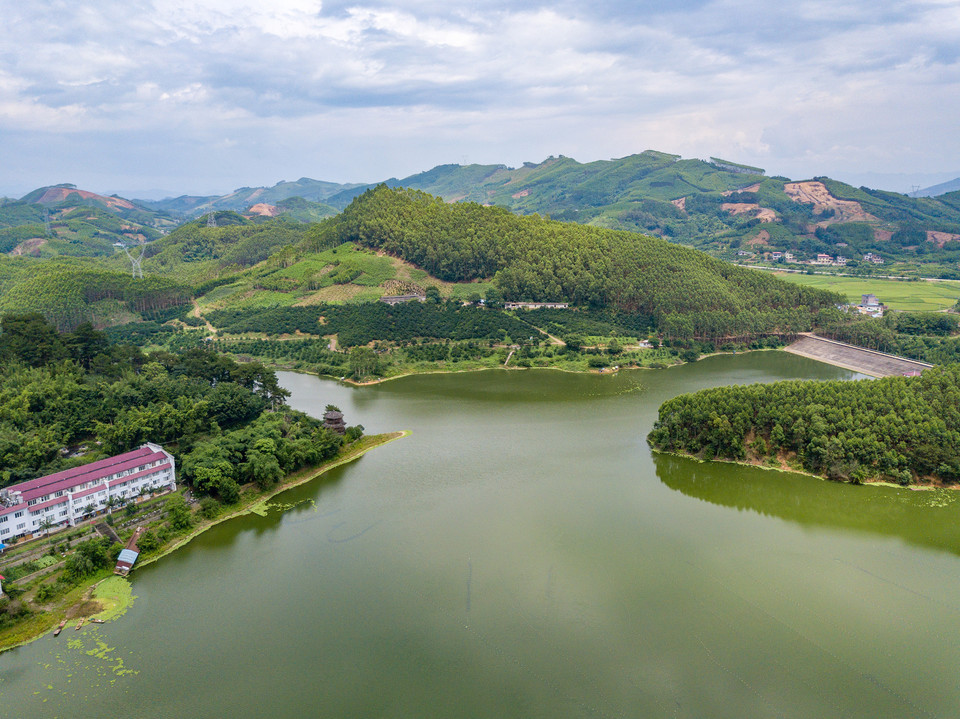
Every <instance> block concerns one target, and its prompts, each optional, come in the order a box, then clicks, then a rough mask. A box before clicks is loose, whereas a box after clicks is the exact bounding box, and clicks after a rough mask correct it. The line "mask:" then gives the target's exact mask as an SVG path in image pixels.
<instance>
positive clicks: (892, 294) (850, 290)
mask: <svg viewBox="0 0 960 719" xmlns="http://www.w3.org/2000/svg"><path fill="white" fill-rule="evenodd" d="M777 277H779V278H780V279H783V280H786V281H787V282H795V283H797V284H800V285H808V286H810V287H819V288H821V289H824V290H832V291H834V292H839V293H841V294H844V295H846V296H847V300H848V301H849V302H859V301H860V295H864V294H868V293H873V294H875V295H876V296H877V299H879V300H880V301H881V302H882V303H883V304H885V305H888V306H890V307H891V308H892V309H895V310H904V311H909V312H918V311H926V312H936V311H939V310H945V309H947V308H949V307H953V305H955V304H956V302H957V299H958V298H960V282H950V281H945V280H939V281H934V282H929V281H921V282H902V281H900V280H877V279H871V278H869V277H862V278H861V277H837V276H829V275H802V274H796V273H792V272H778V273H777Z"/></svg>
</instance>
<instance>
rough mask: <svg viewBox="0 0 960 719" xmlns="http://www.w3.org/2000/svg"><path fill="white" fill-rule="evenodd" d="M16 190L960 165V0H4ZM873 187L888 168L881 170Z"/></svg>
mask: <svg viewBox="0 0 960 719" xmlns="http://www.w3.org/2000/svg"><path fill="white" fill-rule="evenodd" d="M0 12H2V17H3V19H4V20H3V30H4V33H3V34H4V39H3V42H2V44H0V193H2V194H7V195H11V196H12V195H18V194H22V193H24V192H26V191H28V190H30V189H33V188H34V187H37V186H41V185H47V184H54V183H58V182H73V183H75V184H77V185H79V186H80V187H83V188H86V189H92V190H97V191H101V192H121V193H128V194H130V193H133V194H136V193H140V196H145V193H147V192H148V191H151V190H167V191H170V192H174V193H176V194H181V193H214V192H216V193H222V192H226V191H229V190H231V189H234V188H236V187H239V186H244V185H264V184H266V185H272V184H274V183H275V182H277V181H280V180H294V179H297V178H299V177H302V176H307V177H312V178H315V179H323V180H333V181H337V182H369V181H375V180H380V179H385V178H387V177H390V176H397V177H404V176H406V175H410V174H413V173H415V172H419V171H422V170H426V169H429V168H431V167H433V166H434V165H437V164H441V163H449V162H454V163H461V164H464V163H473V162H476V163H503V164H507V165H511V166H515V165H518V164H520V163H522V162H524V161H534V162H539V161H541V160H543V159H544V158H546V157H547V156H549V155H560V154H563V155H567V156H569V157H573V158H575V159H577V160H580V161H582V162H585V161H591V160H598V159H609V158H613V157H622V156H624V155H629V154H632V153H635V152H641V151H643V150H645V149H657V150H663V151H666V152H672V153H677V154H682V155H683V156H684V157H708V156H710V155H717V156H721V157H724V158H728V159H732V160H735V161H740V162H745V163H748V164H753V165H759V166H761V167H764V168H766V169H767V171H768V173H770V174H783V175H787V176H790V177H793V178H801V177H808V176H813V175H821V174H827V175H831V176H834V177H838V178H840V179H847V180H848V181H853V182H855V183H856V184H863V183H866V184H871V186H877V187H880V186H889V187H890V189H896V190H909V188H910V185H911V184H912V183H918V184H922V185H928V184H933V183H935V182H940V181H943V180H947V179H951V178H953V177H957V176H958V175H960V2H958V0H796V1H795V2H771V1H770V0H762V1H761V0H673V1H670V2H668V1H665V0H600V1H598V2H584V1H583V0H579V1H578V2H565V1H559V2H539V1H538V0H527V2H523V3H520V2H509V3H508V2H505V1H503V0H476V1H472V2H471V1H470V0H406V1H405V2H397V1H396V0H394V1H392V2H391V1H390V0H384V1H381V0H348V1H341V0H267V1H264V0H256V1H254V0H249V1H246V0H236V1H235V0H72V1H71V2H67V1H66V0H29V1H28V2H25V1H23V0H0ZM868 180H872V182H868Z"/></svg>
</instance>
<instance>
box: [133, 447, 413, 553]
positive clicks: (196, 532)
mask: <svg viewBox="0 0 960 719" xmlns="http://www.w3.org/2000/svg"><path fill="white" fill-rule="evenodd" d="M410 434H411V432H410V430H408V429H405V430H401V431H398V432H388V433H387V434H375V435H371V436H370V437H369V439H371V440H373V441H371V442H370V443H369V444H368V445H366V446H362V447H358V448H357V449H356V450H355V451H353V452H351V453H350V454H349V455H345V456H343V457H335V458H334V460H333V461H332V462H330V463H329V464H321V465H319V466H318V467H313V468H310V469H305V470H300V472H299V473H297V472H294V473H293V474H290V475H287V477H285V478H284V479H285V480H286V479H290V481H283V480H281V483H280V484H278V485H277V486H276V487H273V488H272V489H270V490H268V491H267V492H264V493H262V494H257V495H256V496H254V497H251V498H250V500H249V501H248V502H247V503H246V504H243V503H242V500H241V504H242V506H239V507H237V508H236V509H234V510H232V511H230V513H229V514H223V515H219V516H217V517H214V518H213V519H207V520H204V521H203V522H201V523H200V524H198V525H197V526H196V527H195V528H194V529H193V530H192V531H191V532H190V533H189V534H187V535H186V536H183V537H180V538H178V539H176V540H174V542H173V543H172V544H171V545H170V546H169V547H166V548H165V549H164V550H163V551H162V552H160V553H159V554H157V555H155V556H152V557H149V558H147V559H145V560H143V561H142V562H140V563H139V564H137V569H139V568H141V567H146V566H149V565H150V564H153V563H154V562H157V561H159V560H160V559H163V558H164V557H166V556H167V555H168V554H172V553H173V552H175V551H177V550H178V549H180V548H181V547H183V546H186V545H187V544H189V543H190V542H192V541H193V540H194V539H196V538H197V537H199V536H200V535H201V534H203V533H204V532H206V531H207V530H208V529H211V528H212V527H215V526H217V525H218V524H221V523H222V522H226V521H228V520H230V519H234V518H236V517H243V516H245V515H247V514H254V513H255V511H254V510H255V509H256V508H257V507H259V506H261V505H266V504H267V502H269V501H270V500H271V499H273V498H274V497H276V496H277V495H278V494H281V493H283V492H286V491H287V490H288V489H293V488H294V487H299V486H301V485H303V484H306V483H307V482H310V481H312V480H314V479H316V478H317V477H320V476H321V475H323V474H326V473H327V472H329V471H330V470H331V469H336V468H337V467H342V466H343V465H345V464H348V463H350V462H353V461H354V460H356V459H360V457H362V456H363V455H365V454H366V453H367V452H369V451H370V450H371V449H376V448H377V447H382V446H383V445H385V444H389V443H390V442H393V441H395V440H398V439H403V438H404V437H408V436H409V435H410ZM364 439H366V438H364ZM361 442H362V440H361ZM298 475H299V476H298Z"/></svg>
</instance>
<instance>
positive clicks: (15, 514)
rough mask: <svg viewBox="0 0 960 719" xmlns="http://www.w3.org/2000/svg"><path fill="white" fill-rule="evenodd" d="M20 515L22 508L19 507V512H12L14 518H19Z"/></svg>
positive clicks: (21, 514)
mask: <svg viewBox="0 0 960 719" xmlns="http://www.w3.org/2000/svg"><path fill="white" fill-rule="evenodd" d="M22 516H23V510H22V509H21V510H20V511H19V512H14V513H13V517H14V519H19V518H20V517H22Z"/></svg>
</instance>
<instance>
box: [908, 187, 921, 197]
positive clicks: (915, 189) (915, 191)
mask: <svg viewBox="0 0 960 719" xmlns="http://www.w3.org/2000/svg"><path fill="white" fill-rule="evenodd" d="M918 192H920V185H913V192H911V193H910V196H911V197H916V196H917V193H918Z"/></svg>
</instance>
